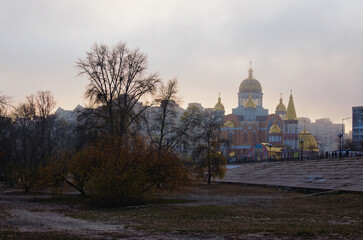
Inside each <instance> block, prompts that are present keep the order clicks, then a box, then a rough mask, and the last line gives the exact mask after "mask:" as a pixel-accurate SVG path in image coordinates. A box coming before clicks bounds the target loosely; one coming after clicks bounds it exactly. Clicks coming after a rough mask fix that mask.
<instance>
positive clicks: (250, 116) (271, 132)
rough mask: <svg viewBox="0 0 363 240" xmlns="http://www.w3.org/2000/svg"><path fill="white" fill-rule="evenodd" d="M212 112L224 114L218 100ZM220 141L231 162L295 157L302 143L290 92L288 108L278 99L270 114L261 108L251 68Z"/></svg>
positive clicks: (225, 124)
mask: <svg viewBox="0 0 363 240" xmlns="http://www.w3.org/2000/svg"><path fill="white" fill-rule="evenodd" d="M214 110H215V111H221V112H223V113H224V106H223V104H222V102H221V98H220V97H219V98H218V102H217V104H216V105H215V107H214ZM221 138H222V139H223V140H224V144H223V147H222V151H223V153H224V154H225V155H226V156H227V158H228V159H229V160H232V161H233V160H237V159H241V158H251V159H257V160H263V159H268V158H274V159H279V158H292V157H297V156H298V154H299V153H300V151H299V148H301V147H303V145H302V144H303V141H301V140H300V141H299V133H298V118H297V115H296V111H295V105H294V99H293V96H292V92H291V93H290V98H289V102H288V105H287V108H286V106H285V104H284V103H283V99H282V96H281V97H280V101H279V103H278V104H277V106H276V109H275V113H273V114H269V113H268V109H265V108H264V107H263V93H262V86H261V84H260V82H259V81H258V80H257V79H256V78H255V77H254V76H253V70H252V67H251V66H250V69H249V70H248V77H247V78H246V79H244V80H243V81H242V83H241V84H240V86H239V91H238V106H237V107H236V108H234V109H232V114H229V115H225V116H224V118H223V122H222V127H221ZM299 144H300V145H302V146H299Z"/></svg>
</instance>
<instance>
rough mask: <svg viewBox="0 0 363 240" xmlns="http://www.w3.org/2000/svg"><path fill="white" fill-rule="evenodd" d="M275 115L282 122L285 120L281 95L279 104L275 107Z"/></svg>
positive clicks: (284, 109) (284, 108)
mask: <svg viewBox="0 0 363 240" xmlns="http://www.w3.org/2000/svg"><path fill="white" fill-rule="evenodd" d="M275 113H276V114H277V115H279V116H280V118H281V119H282V120H284V119H285V116H286V106H285V104H283V102H282V94H281V96H280V103H279V104H278V105H277V107H276V110H275Z"/></svg>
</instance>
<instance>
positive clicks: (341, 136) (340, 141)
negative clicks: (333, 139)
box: [338, 132, 343, 158]
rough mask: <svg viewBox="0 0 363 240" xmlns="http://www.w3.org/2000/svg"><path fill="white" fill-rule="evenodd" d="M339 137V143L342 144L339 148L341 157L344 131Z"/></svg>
mask: <svg viewBox="0 0 363 240" xmlns="http://www.w3.org/2000/svg"><path fill="white" fill-rule="evenodd" d="M338 138H339V143H340V144H339V145H340V149H339V157H340V158H341V157H342V138H343V132H340V133H338Z"/></svg>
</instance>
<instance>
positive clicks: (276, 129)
mask: <svg viewBox="0 0 363 240" xmlns="http://www.w3.org/2000/svg"><path fill="white" fill-rule="evenodd" d="M269 133H270V134H271V133H281V129H280V127H279V125H278V124H277V122H276V121H275V122H274V124H273V125H272V126H271V128H270V132H269Z"/></svg>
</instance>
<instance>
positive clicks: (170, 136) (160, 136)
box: [145, 79, 199, 153]
mask: <svg viewBox="0 0 363 240" xmlns="http://www.w3.org/2000/svg"><path fill="white" fill-rule="evenodd" d="M177 94H178V89H177V80H176V79H172V80H169V81H168V82H167V83H166V84H162V85H161V86H160V88H159V95H158V97H157V98H156V102H157V107H156V108H154V109H153V111H150V113H149V114H148V115H146V116H145V123H146V127H147V130H148V134H149V138H150V139H151V142H152V143H153V144H154V146H155V147H156V148H157V149H158V151H159V153H160V151H161V150H162V149H165V150H167V151H169V152H171V151H174V150H177V149H178V148H179V147H180V146H181V145H182V144H183V142H182V141H183V140H184V138H185V137H186V135H187V134H188V132H189V130H190V129H191V128H192V126H193V123H194V122H195V121H197V120H198V116H197V115H198V113H199V112H197V111H188V113H186V114H183V115H181V111H178V108H179V105H178V102H179V101H180V100H179V98H178V96H177Z"/></svg>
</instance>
